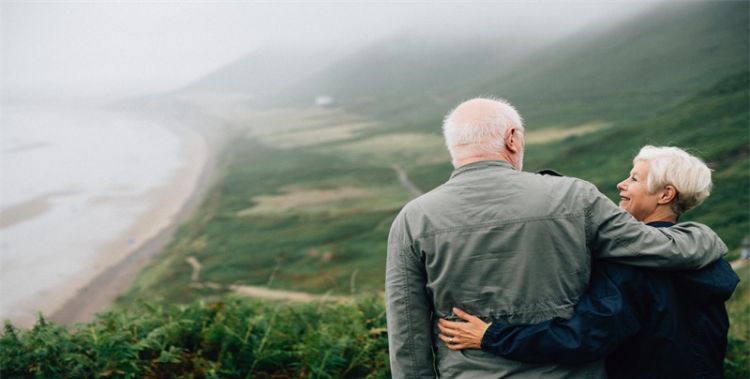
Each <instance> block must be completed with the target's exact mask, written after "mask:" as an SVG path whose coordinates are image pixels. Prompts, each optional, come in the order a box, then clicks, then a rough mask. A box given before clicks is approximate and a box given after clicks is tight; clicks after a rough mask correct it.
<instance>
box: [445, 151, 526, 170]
mask: <svg viewBox="0 0 750 379" xmlns="http://www.w3.org/2000/svg"><path fill="white" fill-rule="evenodd" d="M509 158H510V157H508V156H507V154H500V153H498V154H488V153H479V154H475V155H469V156H466V157H462V158H461V159H460V160H457V161H456V162H455V165H454V166H455V167H456V168H459V167H462V166H466V165H467V164H471V163H474V162H481V161H505V162H508V163H509V164H510V165H511V166H512V167H513V168H514V169H517V168H516V166H515V165H514V162H513V160H511V159H509Z"/></svg>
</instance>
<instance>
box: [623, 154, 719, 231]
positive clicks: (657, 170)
mask: <svg viewBox="0 0 750 379" xmlns="http://www.w3.org/2000/svg"><path fill="white" fill-rule="evenodd" d="M638 161H646V162H648V163H649V170H648V177H647V178H646V186H647V188H648V191H649V192H650V193H654V192H656V190H658V189H661V188H664V187H666V186H668V185H671V186H674V187H675V189H676V190H677V196H676V197H675V200H674V201H672V204H671V207H672V211H673V212H674V213H675V215H677V216H678V217H679V216H680V215H681V214H682V213H683V212H685V211H687V210H689V209H691V208H694V207H696V206H698V205H700V204H701V203H703V200H705V199H706V198H707V197H708V195H710V194H711V186H712V183H711V169H710V168H708V166H706V164H705V163H703V161H702V160H700V159H699V158H697V157H695V156H693V155H690V154H688V153H687V152H685V151H684V150H682V149H680V148H677V147H656V146H651V145H647V146H644V147H643V148H642V149H641V151H640V152H639V153H638V155H636V156H635V158H633V164H635V163H636V162H638Z"/></svg>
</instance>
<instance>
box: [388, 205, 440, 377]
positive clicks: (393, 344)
mask: <svg viewBox="0 0 750 379" xmlns="http://www.w3.org/2000/svg"><path fill="white" fill-rule="evenodd" d="M426 283H427V275H426V273H425V268H424V264H423V263H422V261H421V258H420V257H419V256H418V255H417V254H415V252H413V251H412V250H411V244H409V243H407V237H406V226H405V223H404V216H403V212H402V214H399V216H398V217H396V220H394V222H393V225H392V226H391V233H390V235H389V236H388V257H387V260H386V272H385V301H386V317H387V319H388V348H389V354H390V361H391V362H390V363H391V375H392V376H393V377H394V378H435V377H436V375H435V369H434V367H433V353H432V321H431V316H432V307H431V306H430V301H429V299H428V298H427V294H426V291H425V289H426Z"/></svg>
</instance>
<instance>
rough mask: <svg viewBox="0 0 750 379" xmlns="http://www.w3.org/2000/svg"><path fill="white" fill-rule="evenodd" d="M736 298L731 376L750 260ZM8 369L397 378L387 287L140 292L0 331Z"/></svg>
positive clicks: (743, 329) (15, 373)
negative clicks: (299, 299) (89, 313)
mask: <svg viewBox="0 0 750 379" xmlns="http://www.w3.org/2000/svg"><path fill="white" fill-rule="evenodd" d="M739 274H740V276H741V277H742V282H741V283H740V286H739V287H738V288H737V291H736V292H735V294H734V296H733V297H732V298H731V299H730V300H729V302H728V303H727V309H728V311H729V317H730V320H731V324H730V325H731V326H730V334H729V345H728V351H727V356H726V359H725V361H724V370H725V376H726V378H727V379H740V378H747V377H748V376H749V375H750V341H748V329H747V328H748V325H749V324H750V323H749V322H748V321H749V320H748V317H750V305H749V304H750V285H748V282H749V281H750V266H745V267H744V268H742V269H741V270H740V271H739ZM0 377H3V378H49V377H74V378H115V377H116V378H251V377H252V378H307V377H310V378H312V377H315V378H341V377H352V378H387V377H390V370H389V364H388V336H387V333H386V319H385V309H384V306H383V299H382V298H380V297H368V296H364V297H363V296H359V297H355V298H353V300H352V301H350V302H310V303H285V302H272V301H258V300H252V299H247V298H242V297H238V296H225V297H222V298H221V299H217V300H215V301H211V302H207V301H193V302H190V303H187V304H186V305H174V304H164V303H146V302H136V303H135V304H133V305H132V306H131V307H130V308H128V309H126V310H120V311H110V312H105V313H102V314H99V315H97V317H96V319H95V320H94V321H92V322H90V323H85V324H77V325H75V326H73V327H70V328H66V327H64V326H61V325H57V324H55V323H52V322H49V321H47V320H46V319H44V318H43V317H42V316H40V318H39V320H38V321H37V323H36V325H35V326H34V327H33V328H31V329H28V330H21V329H18V328H16V327H14V326H13V325H11V324H10V323H6V325H5V328H4V332H3V333H2V335H1V336H0Z"/></svg>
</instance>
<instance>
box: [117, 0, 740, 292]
mask: <svg viewBox="0 0 750 379" xmlns="http://www.w3.org/2000/svg"><path fill="white" fill-rule="evenodd" d="M747 10H748V3H746V2H720V3H716V2H711V3H689V4H683V5H681V6H678V5H675V4H673V3H667V4H665V5H662V6H661V7H659V8H655V9H654V10H652V11H651V12H647V13H646V14H644V15H642V16H641V17H640V18H638V19H637V20H634V21H631V22H630V23H626V24H623V25H619V26H616V27H614V28H613V29H610V30H606V31H602V30H600V31H597V32H596V33H594V34H593V35H583V36H579V37H578V38H577V39H571V40H568V41H563V42H561V43H560V44H559V45H556V46H552V47H548V48H546V49H544V50H543V51H540V52H539V53H538V55H537V56H536V57H532V58H529V59H528V60H526V61H524V63H523V64H522V65H521V66H519V67H523V70H517V71H518V72H512V73H501V74H499V75H498V76H493V75H491V74H490V73H488V72H487V71H485V72H484V74H487V80H486V81H485V82H484V84H483V86H482V87H476V86H475V87H471V86H469V85H468V84H467V85H466V86H463V87H456V91H455V92H456V93H461V94H476V93H490V94H498V95H503V96H505V97H508V98H510V99H511V100H512V101H514V102H516V104H518V106H519V108H520V111H521V113H522V114H523V115H524V116H525V118H526V121H527V129H528V130H527V139H528V145H529V146H528V149H527V154H526V168H527V169H528V170H536V169H541V168H545V167H551V168H555V169H557V170H559V171H562V172H564V173H566V174H568V175H573V176H578V177H581V178H584V179H586V180H589V181H592V182H593V183H595V184H596V185H598V186H599V187H600V188H601V189H602V191H604V192H605V193H606V194H608V195H609V196H610V197H611V198H613V199H614V198H615V196H616V190H615V184H616V183H617V182H619V181H620V180H621V179H622V178H624V177H625V175H626V174H627V173H628V172H629V169H630V165H631V163H630V161H631V159H632V157H633V156H634V154H635V153H636V152H637V151H638V149H639V148H640V147H641V146H643V145H645V144H654V145H677V146H681V147H683V148H686V149H688V150H690V151H693V152H694V153H696V154H697V155H698V156H701V157H703V158H704V159H705V160H706V161H707V162H708V163H709V165H710V166H711V167H712V168H713V169H714V178H715V184H716V185H715V189H714V192H713V194H712V196H711V197H710V198H709V199H708V201H707V202H706V204H705V205H703V206H702V207H700V208H698V209H696V210H694V211H691V212H688V213H687V214H686V215H685V220H697V221H702V222H705V223H707V224H709V225H710V226H712V227H713V228H715V230H716V231H717V232H718V233H719V234H720V235H721V236H722V238H723V239H724V240H725V241H726V243H727V245H728V246H729V247H730V249H731V250H732V255H730V256H736V255H737V248H738V246H739V243H740V241H741V239H742V237H743V236H744V235H746V234H747V233H748V231H749V230H750V224H749V221H748V218H749V217H748V216H749V215H748V209H750V199H749V197H750V193H748V190H747V189H748V188H750V184H749V183H748V180H749V179H748V177H749V175H748V165H749V164H750V163H749V160H748V150H749V146H750V135H749V134H748V133H749V131H748V124H749V122H748V88H749V87H750V86H749V85H748V74H747V68H748V33H746V32H747V28H748V12H746V11H747ZM654 41H656V42H654ZM391 42H392V40H391ZM486 47H487V46H486V45H481V46H474V47H473V48H468V47H467V48H466V49H467V51H469V50H472V49H474V50H477V51H478V50H483V49H484V50H486ZM394 49H395V48H394ZM374 50H375V51H374V52H367V51H362V52H358V53H356V54H355V56H354V58H353V57H350V58H346V59H345V60H343V61H342V62H340V63H338V64H337V65H336V67H338V71H339V72H342V73H350V74H351V75H353V76H352V79H354V76H356V75H355V73H359V74H357V75H360V74H361V72H360V71H359V70H364V69H365V66H363V63H362V62H364V61H369V62H373V59H374V58H372V57H375V56H381V57H389V56H392V55H393V52H392V51H389V50H387V49H384V48H383V46H381V45H378V46H376V47H374ZM409 50H410V49H396V50H394V51H399V52H404V51H409ZM411 50H414V49H411ZM428 51H431V49H430V48H429V47H425V48H424V49H423V50H418V49H417V52H416V55H415V56H414V57H401V58H399V59H398V60H397V62H399V64H401V65H403V66H404V67H401V68H399V69H398V70H397V71H393V72H392V74H393V75H396V73H397V74H398V75H405V76H408V77H409V79H407V80H406V81H407V82H409V83H421V87H420V86H418V87H417V88H418V89H419V90H421V89H424V88H425V86H426V85H427V82H428V81H427V80H426V78H425V77H424V76H419V77H416V78H415V77H413V76H411V75H406V74H407V73H409V72H418V71H419V70H418V69H417V68H416V67H421V66H420V65H416V66H415V65H414V64H415V63H417V62H421V61H422V60H423V59H422V58H424V54H427V52H428ZM357 57H359V58H357ZM361 57H369V58H372V59H369V58H368V59H364V58H361ZM484 57H485V58H486V57H487V56H484ZM374 62H376V63H378V64H376V65H375V66H376V67H381V66H383V65H382V64H380V63H387V60H374ZM346 64H349V65H350V66H347V65H346ZM371 66H372V65H369V66H367V67H371ZM432 67H433V68H435V67H440V70H448V67H450V64H447V63H440V64H436V65H434V66H432ZM474 67H478V66H474ZM381 68H382V67H381ZM501 71H502V70H501ZM521 71H522V72H523V73H528V74H524V75H520V74H519V72H521ZM493 72H496V71H493ZM480 73H481V72H480ZM321 75H322V76H320V77H317V79H315V80H317V81H319V83H324V82H325V80H324V78H330V72H328V71H326V70H324V71H322V72H321ZM347 75H348V74H347ZM378 75H381V76H376V77H377V78H380V79H384V78H385V77H383V76H382V75H386V74H384V73H382V72H381V73H379V74H378ZM398 75H396V76H394V77H392V78H391V79H389V80H391V81H394V82H398V80H397V79H398V78H399V76H398ZM493 78H496V79H493ZM502 78H506V79H507V80H503V79H502ZM554 78H557V79H556V80H553V79H554ZM584 78H588V79H586V80H584ZM593 79H596V80H593ZM311 80H312V79H311ZM368 81H372V80H371V78H369V77H367V76H366V75H365V76H364V77H362V78H360V79H359V80H353V81H351V82H350V81H347V80H343V81H336V82H335V83H329V85H330V86H331V87H329V88H331V89H337V91H342V92H340V93H348V94H349V95H350V96H351V97H352V98H359V99H366V96H365V94H366V93H368V92H369V91H374V90H375V89H378V88H380V89H381V91H382V92H383V93H386V94H389V95H395V94H399V96H400V97H394V98H393V99H392V100H390V101H385V100H384V102H386V103H388V104H386V105H385V107H389V108H391V109H392V110H394V111H393V112H389V113H383V114H379V115H374V114H373V113H372V112H373V110H374V108H368V111H367V112H362V111H360V110H359V109H360V108H359V107H358V106H356V105H355V104H353V103H352V104H340V105H341V106H339V107H334V108H304V107H297V108H289V107H287V108H283V109H281V110H274V109H270V110H266V111H255V112H253V113H251V114H249V115H247V116H245V118H244V119H241V120H235V121H234V122H233V124H234V125H237V126H236V127H235V128H236V130H235V132H236V133H237V136H238V137H237V138H233V140H234V141H235V142H234V143H233V144H232V145H231V146H230V147H229V150H230V154H229V161H228V162H227V163H226V166H227V172H226V177H225V179H224V180H223V181H222V182H221V183H219V185H217V187H216V188H215V189H214V190H213V191H212V192H211V193H210V194H209V196H208V198H207V200H206V202H205V203H204V205H203V207H202V209H201V211H200V214H199V216H197V217H196V218H195V219H193V220H192V221H190V222H189V223H187V224H186V225H185V226H183V227H182V228H181V229H180V231H179V232H178V236H177V238H176V239H175V241H174V242H173V243H172V245H171V246H170V248H169V249H168V251H167V252H166V253H165V254H163V255H162V256H161V258H159V259H158V260H157V261H156V262H154V263H153V265H152V266H151V267H149V268H148V269H146V270H145V271H144V272H143V273H142V274H141V276H140V278H139V280H138V281H137V283H136V284H135V285H134V286H133V288H132V289H131V291H130V292H129V293H128V294H127V295H125V296H124V298H123V303H127V302H128V301H130V300H132V299H136V298H141V297H143V296H144V294H148V295H146V296H149V297H150V296H154V297H163V298H165V299H169V300H180V301H184V300H189V299H192V298H195V297H201V296H209V297H211V296H220V295H222V294H224V293H228V292H237V291H238V289H237V288H238V287H237V286H265V287H269V288H278V289H288V290H297V291H305V292H312V293H320V294H322V293H330V294H336V295H348V294H352V293H361V292H369V291H378V290H380V289H382V280H383V264H384V254H383V251H384V248H385V240H386V236H387V231H388V227H389V224H390V220H392V218H393V216H394V215H395V214H396V213H397V212H398V210H399V209H400V207H401V206H402V205H403V204H404V203H405V202H406V201H408V200H409V198H410V196H411V194H410V193H409V191H408V189H407V188H406V186H405V185H404V184H403V183H400V182H399V179H398V170H399V169H403V170H404V172H405V173H406V174H408V176H409V178H410V179H411V180H412V181H413V182H414V183H416V185H417V186H418V187H419V188H420V189H421V190H423V191H427V190H429V189H431V188H433V187H435V186H437V185H439V184H440V183H442V182H444V181H445V180H446V179H447V177H448V176H449V174H450V171H451V167H450V165H449V163H448V161H449V159H448V154H447V152H446V150H445V148H444V146H443V142H442V139H441V137H440V136H439V130H440V119H441V118H442V116H443V115H444V114H445V113H446V112H447V111H448V110H449V109H450V107H452V106H453V105H455V104H450V105H445V106H444V107H443V108H442V109H440V110H439V111H434V112H427V113H426V114H423V113H422V112H424V111H425V109H430V107H434V106H435V104H436V103H431V104H430V105H429V106H427V107H422V108H419V109H417V111H415V113H414V114H409V112H405V113H399V112H397V111H395V109H396V108H393V107H394V105H393V104H407V105H408V104H410V103H413V102H414V101H420V100H421V98H413V97H410V96H406V95H404V93H405V92H406V91H409V90H410V89H409V88H407V87H405V86H400V85H395V86H394V88H390V87H389V86H384V85H383V83H379V84H378V83H374V82H377V81H378V80H375V81H373V83H370V84H367V83H368ZM304 83H308V84H309V83H310V81H305V82H304ZM304 83H303V84H304ZM467 83H472V82H471V81H467ZM303 84H300V86H301V88H303V89H301V90H300V91H301V92H300V93H305V92H304V91H305V90H304V88H308V87H306V85H303ZM366 84H367V85H369V87H367V88H366V89H363V88H362V87H363V86H365V85H366ZM396 84H398V83H396ZM452 84H453V85H456V86H457V83H456V81H453V82H452ZM321 85H322V84H321ZM332 94H335V93H333V92H332ZM534 94H540V95H539V96H536V97H535V96H533V95H534ZM541 94H543V96H542V95H541ZM461 96H463V95H461ZM386 97H387V96H381V98H386ZM467 97H468V96H467ZM589 97H590V98H589ZM396 100H400V102H397V101H396ZM362 101H364V100H362ZM533 104H536V106H534V105H533ZM607 104H610V105H612V110H611V111H610V110H609V109H608V107H607ZM644 104H650V106H645V105H644ZM547 105H548V106H547ZM400 106H401V107H404V105H400ZM404 109H405V108H404ZM393 165H398V166H399V167H394V166H393ZM191 259H192V260H195V261H197V262H200V264H201V265H202V269H201V272H200V278H198V279H195V278H191V276H192V269H191V265H190V264H188V263H187V262H188V260H191Z"/></svg>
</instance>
